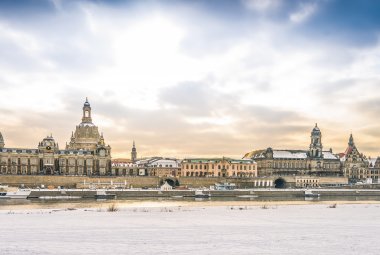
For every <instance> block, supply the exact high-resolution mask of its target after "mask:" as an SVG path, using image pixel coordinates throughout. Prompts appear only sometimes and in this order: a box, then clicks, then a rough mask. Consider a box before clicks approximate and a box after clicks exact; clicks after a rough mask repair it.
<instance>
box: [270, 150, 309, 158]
mask: <svg viewBox="0 0 380 255" xmlns="http://www.w3.org/2000/svg"><path fill="white" fill-rule="evenodd" d="M273 158H292V159H306V158H307V151H293V150H273Z"/></svg>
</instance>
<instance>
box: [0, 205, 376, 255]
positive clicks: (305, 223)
mask: <svg viewBox="0 0 380 255" xmlns="http://www.w3.org/2000/svg"><path fill="white" fill-rule="evenodd" d="M107 206H108V205H107ZM268 207H269V208H267V209H264V208H262V207H261V206H247V207H245V206H234V207H231V206H205V207H202V206H201V207H199V206H194V207H192V206H186V207H178V206H173V207H123V208H121V210H120V211H118V212H106V207H104V208H102V210H101V211H99V209H97V208H90V209H83V208H82V209H76V210H64V209H62V210H60V209H58V210H53V209H30V210H15V211H9V210H0V228H1V230H0V254H2V255H6V254H15V255H24V254H25V255H26V254H27V255H32V254H198V255H199V254H380V247H379V246H378V240H379V237H380V204H345V205H340V204H339V205H338V206H337V208H328V207H329V206H328V205H326V204H314V205H280V206H275V205H269V206H268Z"/></svg>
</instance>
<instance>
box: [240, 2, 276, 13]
mask: <svg viewBox="0 0 380 255" xmlns="http://www.w3.org/2000/svg"><path fill="white" fill-rule="evenodd" d="M242 3H243V5H244V6H245V7H246V8H247V9H249V10H252V11H258V12H266V11H271V10H274V9H277V8H278V7H280V5H281V4H282V1H281V0H242Z"/></svg>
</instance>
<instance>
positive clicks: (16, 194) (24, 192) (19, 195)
mask: <svg viewBox="0 0 380 255" xmlns="http://www.w3.org/2000/svg"><path fill="white" fill-rule="evenodd" d="M31 192H32V191H31V190H28V189H19V190H17V191H7V192H0V199H1V198H8V199H27V198H28V196H29V195H30V193H31Z"/></svg>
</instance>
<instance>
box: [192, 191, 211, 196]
mask: <svg viewBox="0 0 380 255" xmlns="http://www.w3.org/2000/svg"><path fill="white" fill-rule="evenodd" d="M194 197H195V198H209V197H211V194H210V193H208V194H205V193H203V191H202V190H196V191H195V195H194Z"/></svg>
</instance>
